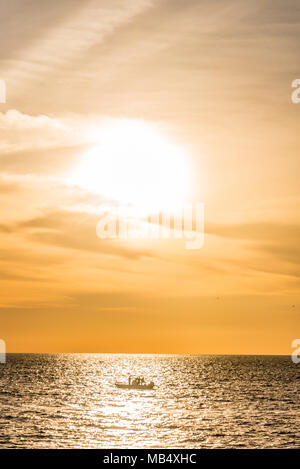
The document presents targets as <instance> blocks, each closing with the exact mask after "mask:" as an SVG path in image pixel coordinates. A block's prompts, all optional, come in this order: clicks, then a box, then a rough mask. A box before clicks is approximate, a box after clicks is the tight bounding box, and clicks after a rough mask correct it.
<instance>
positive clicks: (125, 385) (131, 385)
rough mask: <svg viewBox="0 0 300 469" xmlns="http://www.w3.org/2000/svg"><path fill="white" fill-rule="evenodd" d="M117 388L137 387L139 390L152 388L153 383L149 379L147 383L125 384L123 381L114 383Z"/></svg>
mask: <svg viewBox="0 0 300 469" xmlns="http://www.w3.org/2000/svg"><path fill="white" fill-rule="evenodd" d="M115 385H116V386H117V388H119V389H139V390H146V389H153V388H154V383H153V381H151V383H149V384H146V383H145V384H125V383H115Z"/></svg>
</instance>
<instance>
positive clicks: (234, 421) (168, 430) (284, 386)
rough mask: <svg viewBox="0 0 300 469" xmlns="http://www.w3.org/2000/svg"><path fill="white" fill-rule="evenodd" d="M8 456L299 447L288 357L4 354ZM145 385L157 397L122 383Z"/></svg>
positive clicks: (1, 442)
mask: <svg viewBox="0 0 300 469" xmlns="http://www.w3.org/2000/svg"><path fill="white" fill-rule="evenodd" d="M1 370H2V371H1V376H0V378H1V389H2V391H1V395H2V396H1V397H2V399H1V414H0V425H1V436H0V447H2V448H229V447H231V448H247V447H248V448H270V447H273V446H274V447H276V448H288V447H297V446H300V436H299V431H298V426H299V421H298V418H299V417H298V416H299V411H300V402H299V398H298V390H299V389H298V381H297V378H298V370H297V367H296V366H295V365H294V364H293V363H292V361H291V359H290V357H280V356H274V357H272V356H257V357H256V356H191V355H185V356H184V355H116V354H104V355H100V354H99V355H97V354H56V355H34V354H16V355H13V354H12V355H8V360H7V364H6V365H5V367H3V368H2V369H1ZM130 374H131V375H133V376H143V377H144V378H145V380H146V381H147V382H149V381H151V380H153V381H154V382H155V384H156V386H155V388H154V390H152V391H135V390H129V391H128V390H122V389H118V388H117V387H116V386H115V382H116V381H123V382H127V380H128V376H129V375H130Z"/></svg>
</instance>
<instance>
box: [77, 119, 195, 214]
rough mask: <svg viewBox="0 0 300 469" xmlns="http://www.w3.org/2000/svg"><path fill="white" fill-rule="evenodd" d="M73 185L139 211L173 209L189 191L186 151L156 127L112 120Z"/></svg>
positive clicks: (102, 128)
mask: <svg viewBox="0 0 300 469" xmlns="http://www.w3.org/2000/svg"><path fill="white" fill-rule="evenodd" d="M96 139H97V143H95V146H94V147H93V148H92V149H91V150H90V151H88V152H87V153H85V154H83V155H82V158H81V160H80V162H79V164H78V165H77V167H76V168H74V170H73V171H72V173H71V174H70V175H69V178H68V179H69V182H71V183H72V184H75V185H78V186H80V187H82V188H84V189H86V190H88V191H90V192H94V193H97V194H101V195H103V196H105V197H107V198H109V199H112V200H115V201H117V202H119V203H120V204H130V205H132V206H134V207H136V208H137V209H139V210H140V211H144V212H151V211H153V210H174V209H176V208H177V207H179V206H182V205H183V203H184V201H185V198H186V197H187V195H188V189H189V179H190V177H189V164H188V157H187V151H186V149H185V148H184V147H183V146H180V145H178V143H175V142H174V141H172V140H171V139H170V138H169V136H168V135H166V133H165V132H163V131H162V130H161V129H160V128H159V127H158V126H156V125H154V124H150V123H148V122H145V121H143V120H134V119H112V120H109V121H108V122H105V123H104V124H102V125H101V126H100V128H99V130H98V131H97V135H96Z"/></svg>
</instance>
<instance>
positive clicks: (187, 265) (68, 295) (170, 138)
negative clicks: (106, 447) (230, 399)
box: [0, 0, 300, 354]
mask: <svg viewBox="0 0 300 469" xmlns="http://www.w3.org/2000/svg"><path fill="white" fill-rule="evenodd" d="M299 13H300V11H299V4H298V1H297V0H287V1H286V2H282V1H281V0H272V1H271V0H259V1H258V0H253V1H252V2H246V1H244V0H241V1H238V2H237V1H233V0H226V1H225V0H218V1H217V0H202V1H201V2H200V1H198V0H188V1H187V0H157V1H155V0H128V1H127V2H126V8H124V2H122V1H121V0H109V1H108V0H101V1H99V0H97V1H96V0H89V1H87V2H84V4H83V2H81V1H79V0H72V1H71V0H62V1H60V2H56V4H55V8H54V5H53V2H50V1H48V0H45V1H44V2H43V9H42V10H41V9H40V7H39V2H38V0H34V1H31V2H29V3H28V2H24V1H23V0H11V1H10V2H9V3H7V2H2V3H1V5H0V22H1V28H0V39H1V40H0V44H1V47H0V79H4V80H5V81H6V87H7V102H6V104H0V194H1V198H0V204H1V207H0V209H1V222H0V241H1V246H0V250H1V256H0V272H1V276H0V279H1V280H0V292H1V296H0V308H1V309H0V315H1V329H0V338H2V339H3V340H5V341H6V345H7V350H8V352H26V351H28V352H141V353H146V352H161V353H241V354H242V353H245V354H246V353H251V354H252V353H254V354H255V353H257V354H289V353H291V342H292V341H293V340H294V339H295V338H298V337H299V335H300V320H299V315H300V309H299V296H300V295H299V260H300V252H299V234H300V226H299V201H300V191H299V180H298V179H299V176H298V175H299V150H300V141H299V122H300V104H299V105H296V104H293V103H292V101H291V93H292V88H291V83H292V81H293V80H294V79H295V78H299V75H300V70H299V50H298V49H299V48H298V46H297V44H298V38H299V33H300V20H299V18H300V15H299ZM107 129H108V131H107ZM143 129H150V130H149V134H148V133H147V132H148V130H146V131H145V132H146V133H143V132H144V130H143ZM107 132H108V133H107ZM132 134H133V135H134V138H132ZM95 148H96V155H97V154H98V153H97V151H98V149H99V155H100V156H99V158H104V159H106V161H107V160H108V161H112V158H115V160H113V161H114V171H115V173H107V171H108V169H107V166H103V163H101V164H100V163H99V166H97V164H96V166H93V164H94V163H92V166H91V165H90V163H88V161H89V160H88V155H89V152H90V151H91V150H92V151H95ZM160 151H161V162H164V161H165V162H166V165H165V166H166V168H168V165H169V166H170V168H169V170H168V171H167V173H165V174H163V176H164V179H163V181H165V187H161V185H160V183H159V181H158V180H157V179H156V176H155V175H156V174H159V169H160V166H159V165H160V163H159V162H157V161H156V157H157V155H158V154H159V155H160ZM177 152H178V154H179V155H180V157H182V158H183V162H184V168H186V169H189V171H190V172H189V179H188V182H187V186H188V190H189V199H188V200H189V202H193V203H197V202H201V203H204V204H205V243H204V246H203V247H202V248H201V249H199V250H187V249H185V245H184V243H183V242H182V241H175V240H151V239H148V240H140V241H134V240H131V241H129V242H126V241H121V240H118V239H116V240H101V239H99V238H98V237H97V236H96V225H97V222H98V220H99V212H101V210H104V209H105V210H108V211H110V210H113V208H114V207H115V206H116V205H118V204H119V205H120V204H122V203H124V202H126V200H125V199H126V197H127V196H129V195H131V196H132V194H133V203H135V202H136V203H139V204H140V205H141V206H142V208H143V206H144V207H145V206H146V205H147V203H148V202H153V200H155V201H156V203H157V202H158V203H160V202H161V204H162V205H163V203H164V202H165V201H166V200H167V199H168V201H169V199H171V200H173V201H176V200H177V197H178V196H179V195H180V194H181V193H180V190H181V189H180V188H179V186H180V182H181V176H182V172H181V169H180V168H179V169H178V170H176V168H177V167H176V164H175V163H174V161H175V158H176V157H177V156H176V155H177ZM112 155H113V156H112ZM133 158H135V159H133ZM166 158H168V159H166ZM162 164H163V163H162ZM155 165H157V166H155ZM78 167H79V168H80V170H79V176H78V177H77V180H76V184H75V183H74V180H72V174H74V171H75V170H76V168H78ZM145 168H146V169H145ZM151 171H153V174H152V172H151ZM83 173H84V174H85V178H83ZM98 173H99V187H97V190H95V180H96V186H98V184H97V177H98ZM108 174H109V176H108ZM95 175H96V176H95ZM166 175H167V176H168V177H166ZM95 177H96V179H95ZM182 177H183V176H182ZM176 178H178V180H177V179H176ZM92 179H93V184H91V181H92ZM110 179H111V180H110ZM72 181H73V183H72ZM149 181H150V182H149ZM174 181H175V182H174ZM175 183H176V184H175ZM178 184H179V186H178ZM134 189H136V191H134ZM137 194H138V195H137ZM186 200H187V199H186Z"/></svg>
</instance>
